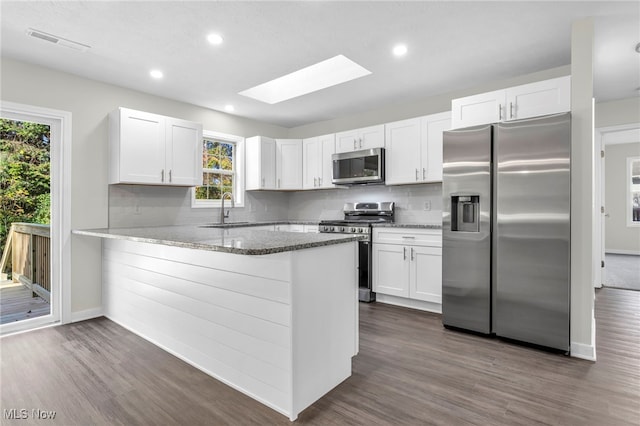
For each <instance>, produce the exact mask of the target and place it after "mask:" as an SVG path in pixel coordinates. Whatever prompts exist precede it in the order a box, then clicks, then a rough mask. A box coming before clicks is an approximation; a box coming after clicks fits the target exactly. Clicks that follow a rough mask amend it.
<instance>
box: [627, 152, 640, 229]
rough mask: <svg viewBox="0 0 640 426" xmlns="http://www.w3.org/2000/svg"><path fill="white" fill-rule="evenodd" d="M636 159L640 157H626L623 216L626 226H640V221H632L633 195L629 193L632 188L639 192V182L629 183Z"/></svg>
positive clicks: (632, 190)
mask: <svg viewBox="0 0 640 426" xmlns="http://www.w3.org/2000/svg"><path fill="white" fill-rule="evenodd" d="M636 161H638V162H640V157H627V185H626V186H627V192H626V193H625V195H626V199H627V202H626V206H627V209H626V210H627V213H626V214H625V216H626V217H627V227H630V228H637V227H640V222H634V221H633V202H632V200H633V196H632V195H631V194H632V193H633V192H634V189H635V190H637V191H638V192H640V184H638V185H632V183H631V182H632V176H633V163H634V162H636ZM634 187H635V188H634Z"/></svg>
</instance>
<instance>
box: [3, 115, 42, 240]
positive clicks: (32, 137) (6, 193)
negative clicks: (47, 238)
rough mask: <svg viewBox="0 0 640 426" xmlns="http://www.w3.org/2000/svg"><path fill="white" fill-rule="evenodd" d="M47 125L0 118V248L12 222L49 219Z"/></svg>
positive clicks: (36, 221)
mask: <svg viewBox="0 0 640 426" xmlns="http://www.w3.org/2000/svg"><path fill="white" fill-rule="evenodd" d="M49 138H50V129H49V126H47V125H44V124H37V123H29V122H20V121H14V120H8V119H0V248H2V250H4V245H5V242H6V239H7V236H8V233H9V229H10V227H11V224H12V223H13V222H27V223H41V224H48V223H50V220H51V197H50V180H51V179H50V170H51V167H50V149H49V148H50V146H49Z"/></svg>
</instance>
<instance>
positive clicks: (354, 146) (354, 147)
mask: <svg viewBox="0 0 640 426" xmlns="http://www.w3.org/2000/svg"><path fill="white" fill-rule="evenodd" d="M353 149H358V142H357V141H356V140H355V139H354V140H353Z"/></svg>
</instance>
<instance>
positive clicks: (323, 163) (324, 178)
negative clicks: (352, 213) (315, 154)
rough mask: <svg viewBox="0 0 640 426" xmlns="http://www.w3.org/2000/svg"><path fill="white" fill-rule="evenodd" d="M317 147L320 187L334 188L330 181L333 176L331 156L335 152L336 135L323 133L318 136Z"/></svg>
mask: <svg viewBox="0 0 640 426" xmlns="http://www.w3.org/2000/svg"><path fill="white" fill-rule="evenodd" d="M318 149H319V151H320V158H319V161H320V163H319V164H318V172H319V175H318V179H319V182H318V183H319V185H318V186H319V187H320V188H335V185H334V184H332V183H331V179H332V178H333V160H332V159H331V156H332V155H333V154H335V152H336V136H335V135H333V134H331V135H324V136H320V137H319V138H318Z"/></svg>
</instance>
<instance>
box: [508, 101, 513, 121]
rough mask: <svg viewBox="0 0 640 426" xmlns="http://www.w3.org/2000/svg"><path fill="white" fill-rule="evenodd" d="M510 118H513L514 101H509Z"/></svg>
mask: <svg viewBox="0 0 640 426" xmlns="http://www.w3.org/2000/svg"><path fill="white" fill-rule="evenodd" d="M509 118H513V102H509Z"/></svg>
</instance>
